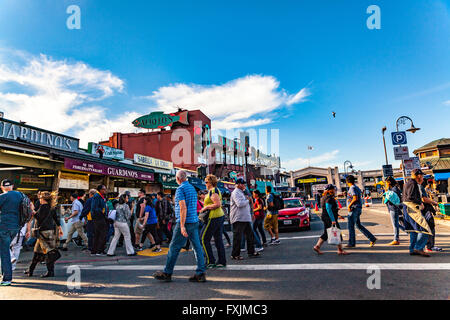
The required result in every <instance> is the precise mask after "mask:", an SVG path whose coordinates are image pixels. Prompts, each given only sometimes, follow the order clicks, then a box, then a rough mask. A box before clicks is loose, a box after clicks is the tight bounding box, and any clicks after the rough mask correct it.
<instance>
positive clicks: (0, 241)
mask: <svg viewBox="0 0 450 320" xmlns="http://www.w3.org/2000/svg"><path fill="white" fill-rule="evenodd" d="M0 187H1V189H2V191H3V194H1V195H0V258H1V263H2V275H3V279H2V282H1V283H0V285H2V286H10V285H11V281H12V264H11V254H10V246H11V241H12V239H14V237H15V236H16V235H17V233H18V232H19V229H20V226H19V211H20V204H21V202H22V197H23V196H22V194H21V193H20V192H18V191H14V190H13V188H14V185H13V183H12V182H11V181H10V180H8V179H5V180H3V181H2V182H1V185H0Z"/></svg>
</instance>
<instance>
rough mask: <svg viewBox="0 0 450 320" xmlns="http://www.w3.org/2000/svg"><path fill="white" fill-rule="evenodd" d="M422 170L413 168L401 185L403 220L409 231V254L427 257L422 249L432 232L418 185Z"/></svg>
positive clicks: (421, 181)
mask: <svg viewBox="0 0 450 320" xmlns="http://www.w3.org/2000/svg"><path fill="white" fill-rule="evenodd" d="M423 176H424V174H423V172H422V170H420V169H414V170H413V171H412V173H411V179H408V181H407V182H406V183H405V186H404V187H403V204H404V207H403V220H404V224H405V231H406V232H407V233H409V241H410V242H409V254H410V255H412V256H414V255H420V256H423V257H429V256H430V255H429V254H428V253H426V252H425V251H424V248H425V245H426V244H427V241H428V236H429V235H431V234H432V232H431V229H430V226H429V225H428V223H427V221H426V219H425V217H424V216H423V214H422V210H424V209H425V207H424V205H423V200H422V197H423V195H422V194H421V190H420V185H421V184H422V183H423Z"/></svg>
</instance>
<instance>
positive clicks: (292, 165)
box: [281, 150, 339, 171]
mask: <svg viewBox="0 0 450 320" xmlns="http://www.w3.org/2000/svg"><path fill="white" fill-rule="evenodd" d="M338 154H339V150H333V151H331V152H325V153H323V154H320V155H318V156H314V157H311V158H309V159H308V158H297V159H291V160H286V161H282V162H281V166H282V167H283V168H286V170H287V171H291V170H299V169H303V168H305V167H308V165H309V166H311V167H314V166H321V167H328V166H329V165H327V164H326V163H329V162H331V161H332V160H334V159H336V158H337V156H338ZM333 167H334V166H333Z"/></svg>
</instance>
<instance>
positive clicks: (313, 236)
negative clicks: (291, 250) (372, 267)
mask: <svg viewBox="0 0 450 320" xmlns="http://www.w3.org/2000/svg"><path fill="white" fill-rule="evenodd" d="M343 231H347V229H344V230H343ZM373 235H374V236H393V235H394V234H393V233H374V234H373ZM400 235H401V236H409V234H408V233H405V232H400ZM320 236H321V234H318V235H311V236H296V237H280V240H295V239H310V238H319V237H320ZM356 236H357V237H362V236H364V235H363V234H362V233H357V234H356ZM436 236H450V233H449V232H440V233H437V234H436Z"/></svg>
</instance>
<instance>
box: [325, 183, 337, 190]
mask: <svg viewBox="0 0 450 320" xmlns="http://www.w3.org/2000/svg"><path fill="white" fill-rule="evenodd" d="M332 189H336V187H335V186H334V185H332V184H331V183H330V184H327V186H326V187H325V190H332Z"/></svg>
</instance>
